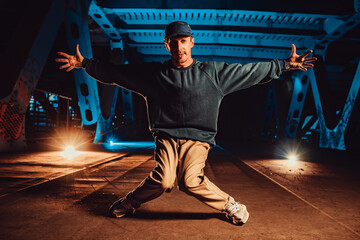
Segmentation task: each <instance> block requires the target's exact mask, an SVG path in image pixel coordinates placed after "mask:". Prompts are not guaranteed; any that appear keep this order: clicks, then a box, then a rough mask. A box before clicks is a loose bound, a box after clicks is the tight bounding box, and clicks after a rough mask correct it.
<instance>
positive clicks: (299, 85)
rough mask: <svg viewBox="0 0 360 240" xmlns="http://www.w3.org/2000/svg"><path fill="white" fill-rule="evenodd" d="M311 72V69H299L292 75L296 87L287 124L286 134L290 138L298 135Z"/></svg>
mask: <svg viewBox="0 0 360 240" xmlns="http://www.w3.org/2000/svg"><path fill="white" fill-rule="evenodd" d="M309 72H310V71H306V72H302V71H297V72H295V73H293V74H292V76H291V79H292V81H293V86H294V87H293V92H292V96H291V101H290V106H289V111H288V115H287V117H286V125H285V133H286V136H287V137H290V138H296V137H297V136H298V134H297V129H298V126H299V123H300V117H301V114H302V109H303V106H304V102H305V98H306V94H307V91H308V87H309V80H308V79H309V76H308V74H309Z"/></svg>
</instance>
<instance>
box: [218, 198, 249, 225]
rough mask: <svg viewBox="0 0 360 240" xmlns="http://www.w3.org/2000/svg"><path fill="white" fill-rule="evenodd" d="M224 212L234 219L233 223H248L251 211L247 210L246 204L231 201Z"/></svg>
mask: <svg viewBox="0 0 360 240" xmlns="http://www.w3.org/2000/svg"><path fill="white" fill-rule="evenodd" d="M224 212H225V213H226V217H227V218H228V219H232V222H233V224H235V225H240V224H244V223H246V221H247V220H248V219H249V215H250V214H249V212H248V211H247V210H246V206H245V205H244V204H239V203H238V202H230V203H229V204H228V205H227V206H226V208H225V210H224Z"/></svg>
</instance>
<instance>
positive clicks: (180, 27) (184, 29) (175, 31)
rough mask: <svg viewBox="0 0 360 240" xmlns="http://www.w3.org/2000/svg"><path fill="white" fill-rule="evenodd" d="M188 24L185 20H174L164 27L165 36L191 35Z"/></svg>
mask: <svg viewBox="0 0 360 240" xmlns="http://www.w3.org/2000/svg"><path fill="white" fill-rule="evenodd" d="M192 35H193V33H192V31H191V28H190V25H189V24H187V23H186V22H181V21H176V22H172V23H170V24H169V25H167V27H166V29H165V38H171V37H175V36H192Z"/></svg>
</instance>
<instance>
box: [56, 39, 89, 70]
mask: <svg viewBox="0 0 360 240" xmlns="http://www.w3.org/2000/svg"><path fill="white" fill-rule="evenodd" d="M58 54H59V55H61V56H63V57H65V58H56V59H55V62H62V63H65V64H64V65H61V66H60V67H59V69H64V68H67V69H66V71H67V72H69V71H71V70H73V69H74V68H81V67H82V61H83V60H84V57H83V56H82V55H81V53H80V50H79V44H76V55H75V56H73V55H69V54H67V53H64V52H58Z"/></svg>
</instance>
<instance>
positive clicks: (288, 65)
mask: <svg viewBox="0 0 360 240" xmlns="http://www.w3.org/2000/svg"><path fill="white" fill-rule="evenodd" d="M290 69H291V66H290V61H289V60H288V59H286V60H285V70H290Z"/></svg>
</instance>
